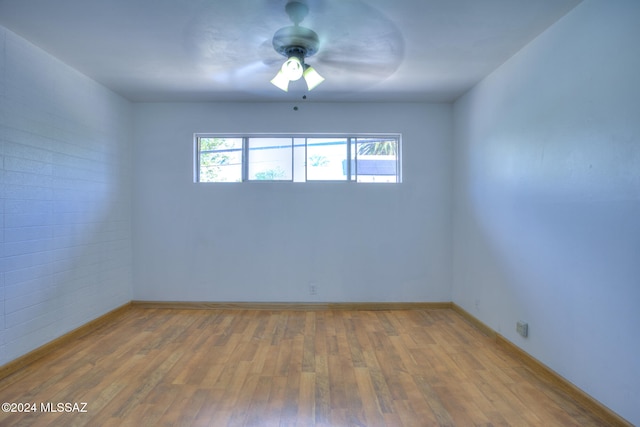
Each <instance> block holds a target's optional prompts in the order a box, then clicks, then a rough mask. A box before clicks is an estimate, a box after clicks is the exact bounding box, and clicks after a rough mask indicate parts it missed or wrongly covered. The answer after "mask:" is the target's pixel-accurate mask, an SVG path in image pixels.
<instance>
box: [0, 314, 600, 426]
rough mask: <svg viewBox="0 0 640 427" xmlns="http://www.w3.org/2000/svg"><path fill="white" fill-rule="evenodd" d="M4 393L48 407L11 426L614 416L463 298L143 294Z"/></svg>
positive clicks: (463, 422) (12, 381)
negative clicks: (167, 304) (574, 390)
mask: <svg viewBox="0 0 640 427" xmlns="http://www.w3.org/2000/svg"><path fill="white" fill-rule="evenodd" d="M0 402H14V403H16V404H25V403H28V404H36V410H37V412H31V413H4V412H3V413H0V425H2V426H14V425H15V426H27V425H28V426H65V427H66V426H82V425H87V426H227V425H231V426H294V425H296V426H410V427H415V426H506V425H509V426H581V427H584V426H604V425H605V423H604V422H603V421H600V420H599V419H597V418H596V417H595V416H594V415H592V414H591V413H590V412H588V410H587V409H586V408H583V407H581V406H579V404H578V403H576V402H575V401H573V400H572V399H571V398H570V397H568V396H567V395H565V394H564V393H563V392H562V391H560V390H558V389H555V388H554V387H553V384H551V383H547V382H545V380H544V379H540V378H537V377H536V376H535V375H533V373H532V372H531V371H530V370H529V369H528V368H527V367H525V366H524V365H522V364H521V363H519V362H518V361H517V360H516V359H514V358H513V357H511V356H510V355H509V354H508V353H506V352H505V351H503V350H502V349H501V348H500V347H498V346H496V344H495V342H494V340H492V339H490V338H489V337H487V336H485V335H483V334H482V333H481V332H479V331H478V330H476V329H474V328H473V327H472V326H471V325H470V324H468V323H467V322H466V321H465V320H464V319H463V318H462V317H461V316H460V315H458V314H457V313H456V312H454V311H453V310H450V309H440V310H388V311H358V310H315V311H293V310H278V311H268V310H238V309H235V310H234V309H229V310H170V309H151V308H141V307H131V308H130V309H128V310H126V311H124V313H123V314H122V315H121V316H119V317H118V318H117V319H116V320H115V321H114V322H111V323H110V324H108V325H105V326H103V327H101V328H99V329H98V330H97V331H96V332H94V333H92V334H90V335H87V336H85V337H83V338H81V339H78V340H77V341H74V342H73V343H71V344H70V345H66V346H64V347H63V348H60V349H58V350H56V351H55V352H53V353H51V354H49V355H47V356H45V357H44V358H43V359H40V360H39V361H37V362H35V363H34V364H32V365H30V366H28V367H26V368H24V369H22V370H20V371H18V372H16V373H14V374H13V375H11V376H9V377H7V378H5V379H3V380H2V381H0ZM58 403H62V404H64V403H70V405H68V406H66V409H70V410H72V411H76V412H55V413H54V412H47V413H43V412H42V410H43V409H56V410H58V409H65V406H64V405H62V407H58ZM74 403H77V404H78V405H77V406H75V407H74V406H73V404H74ZM83 403H86V407H85V408H83V407H82V404H83ZM22 409H24V408H22ZM31 409H33V407H32V408H31ZM82 409H85V410H86V412H77V411H78V410H82Z"/></svg>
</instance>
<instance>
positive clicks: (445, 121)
mask: <svg viewBox="0 0 640 427" xmlns="http://www.w3.org/2000/svg"><path fill="white" fill-rule="evenodd" d="M297 105H299V108H300V109H299V110H298V111H294V110H293V106H294V103H291V104H289V103H272V104H269V103H262V104H261V103H237V104H215V103H214V104H137V105H135V110H136V129H135V154H134V159H135V163H136V168H135V172H134V182H135V190H134V200H135V201H134V226H133V229H134V298H135V299H139V300H168V301H297V302H300V301H331V302H340V301H349V302H355V301H365V302H374V301H450V300H451V293H450V280H451V278H450V276H451V266H450V259H451V252H450V247H451V231H450V230H451V219H450V186H451V171H450V162H451V106H450V105H426V104H329V103H313V102H308V101H307V102H300V103H299V104H297ZM194 132H221V133H242V132H254V133H301V132H311V133H336V132H338V133H339V132H343V133H357V132H367V133H372V132H381V133H393V132H399V133H402V137H403V141H402V143H403V151H402V155H403V178H404V182H403V183H402V184H397V185H395V184H386V185H378V184H368V185H367V184H355V183H346V182H328V183H326V182H325V183H321V182H309V183H283V182H280V183H267V182H248V183H231V184H229V183H227V184H224V183H218V184H215V183H206V184H204V183H203V184H195V183H194V182H193V175H194V171H193V164H194V149H193V144H194V142H193V134H194ZM311 283H314V284H315V285H316V286H317V290H318V292H317V295H310V293H309V285H310V284H311Z"/></svg>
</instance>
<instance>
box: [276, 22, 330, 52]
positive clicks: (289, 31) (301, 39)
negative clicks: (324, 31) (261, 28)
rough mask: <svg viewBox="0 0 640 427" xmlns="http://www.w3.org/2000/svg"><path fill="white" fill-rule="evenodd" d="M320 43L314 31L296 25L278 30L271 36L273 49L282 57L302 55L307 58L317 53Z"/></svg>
mask: <svg viewBox="0 0 640 427" xmlns="http://www.w3.org/2000/svg"><path fill="white" fill-rule="evenodd" d="M319 45H320V41H319V39H318V34H316V32H315V31H313V30H310V29H309V28H306V27H300V26H298V25H291V26H289V27H284V28H280V29H279V30H278V31H276V33H275V34H274V36H273V48H274V49H275V50H276V52H278V53H279V54H280V55H282V56H286V57H289V56H291V55H292V54H297V53H302V57H303V58H304V57H309V56H311V55H314V54H315V53H316V52H317V51H318V47H319Z"/></svg>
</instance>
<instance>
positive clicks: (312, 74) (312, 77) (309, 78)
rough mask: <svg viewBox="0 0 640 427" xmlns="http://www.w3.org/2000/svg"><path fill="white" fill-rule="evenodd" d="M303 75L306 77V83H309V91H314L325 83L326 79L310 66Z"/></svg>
mask: <svg viewBox="0 0 640 427" xmlns="http://www.w3.org/2000/svg"><path fill="white" fill-rule="evenodd" d="M302 75H303V76H304V81H305V82H307V89H309V90H313V88H315V87H316V86H318V85H319V84H320V83H322V82H323V81H324V77H322V76H321V75H320V74H318V72H317V71H316V70H314V69H313V67H310V66H307V68H306V69H305V70H304V73H303V74H302Z"/></svg>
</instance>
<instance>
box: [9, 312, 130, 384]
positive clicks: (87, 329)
mask: <svg viewBox="0 0 640 427" xmlns="http://www.w3.org/2000/svg"><path fill="white" fill-rule="evenodd" d="M130 306H131V303H130V302H128V303H126V304H124V305H122V306H120V307H118V308H116V309H114V310H111V311H110V312H108V313H105V314H103V315H102V316H100V317H98V318H96V319H93V320H91V321H89V322H87V323H85V324H84V325H82V326H80V327H78V328H76V329H74V330H72V331H69V332H67V333H66V334H64V335H62V336H60V337H58V338H56V339H54V340H53V341H49V342H48V343H46V344H44V345H42V346H40V347H38V348H36V349H34V350H32V351H30V352H29V353H27V354H24V355H22V356H20V357H18V358H17V359H14V360H12V361H11V362H9V363H6V364H5V365H2V366H0V380H1V379H3V378H6V377H8V376H9V375H11V374H13V373H15V372H17V371H19V370H20V369H22V368H24V367H25V366H27V365H29V364H31V363H33V362H35V361H36V360H38V359H40V358H42V357H44V356H46V355H47V354H49V353H51V352H53V351H54V350H57V349H58V348H60V347H63V346H64V345H65V344H67V343H69V342H71V341H73V340H76V339H78V338H80V337H83V336H85V335H87V334H89V333H91V332H93V331H95V330H96V329H98V328H99V327H101V326H102V325H104V324H105V323H108V322H110V321H112V320H113V319H115V318H116V317H118V316H120V315H121V314H122V313H123V312H124V311H126V310H127V309H129V307H130Z"/></svg>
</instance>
